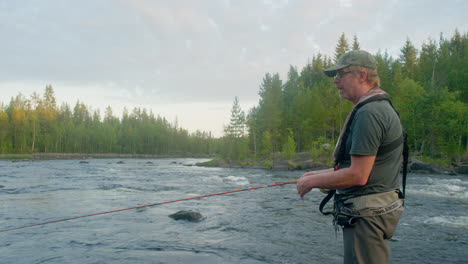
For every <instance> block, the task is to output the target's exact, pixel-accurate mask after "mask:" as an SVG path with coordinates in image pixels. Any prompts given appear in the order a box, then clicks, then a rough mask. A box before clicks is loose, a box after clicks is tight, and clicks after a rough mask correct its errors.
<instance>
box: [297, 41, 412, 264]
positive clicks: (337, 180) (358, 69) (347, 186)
mask: <svg viewBox="0 0 468 264" xmlns="http://www.w3.org/2000/svg"><path fill="white" fill-rule="evenodd" d="M325 74H326V75H327V76H329V77H334V78H335V79H334V83H335V86H336V88H338V92H339V94H340V97H341V98H343V99H345V100H348V101H351V102H352V103H353V104H354V105H355V107H354V109H353V112H351V113H350V115H349V116H348V118H347V120H346V121H345V125H344V128H343V131H342V132H341V135H340V138H339V139H338V143H337V147H336V149H335V153H334V155H335V162H336V167H335V168H333V169H326V170H320V171H311V172H307V173H305V174H304V175H303V176H302V177H301V178H300V179H299V180H298V182H297V190H298V193H299V195H300V196H301V197H303V196H304V195H305V194H306V193H308V192H309V191H310V190H311V189H312V188H321V189H324V190H327V191H329V190H336V194H335V201H334V202H335V206H334V212H333V215H334V216H335V217H334V223H335V225H339V226H341V227H342V228H343V240H344V251H345V252H344V263H367V264H369V263H379V264H380V263H389V262H390V248H389V246H388V242H387V240H388V239H390V238H391V237H392V235H393V233H394V231H395V228H396V226H397V224H398V221H399V219H400V216H401V214H402V213H403V206H402V205H403V200H402V199H401V198H402V197H403V195H401V193H400V192H399V191H398V189H399V178H400V177H399V175H400V168H401V161H402V151H403V136H402V135H403V130H402V127H401V124H400V119H399V117H398V114H397V113H396V112H395V110H394V109H393V107H392V105H391V103H390V101H389V97H388V94H387V93H386V92H385V91H383V90H381V89H380V88H379V85H380V80H379V76H378V74H377V63H376V61H375V59H374V57H373V56H372V55H371V54H369V53H368V52H366V51H362V50H355V51H350V52H347V53H346V54H344V55H343V56H342V57H341V58H340V59H339V60H338V63H337V64H336V65H335V66H333V67H331V68H329V69H327V70H325ZM333 192H334V191H333ZM332 195H333V193H332ZM330 197H331V196H330ZM321 210H322V208H321Z"/></svg>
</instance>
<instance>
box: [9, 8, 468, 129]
mask: <svg viewBox="0 0 468 264" xmlns="http://www.w3.org/2000/svg"><path fill="white" fill-rule="evenodd" d="M466 14H468V1H464V0H445V1H438V0H437V1H434V0H414V1H409V0H327V1H314V0H298V1H293V0H278V1H273V0H262V1H256V0H239V1H235V0H204V1H203V0H200V1H198V0H153V1H151V0H80V1H75V0H0V36H1V41H0V103H4V104H8V103H9V101H10V100H11V98H12V97H14V96H17V95H18V94H19V93H21V94H23V95H24V96H26V97H30V96H31V95H32V94H33V92H37V93H39V94H43V92H44V90H45V87H46V85H48V84H50V85H52V87H53V89H54V92H55V96H56V99H57V103H58V105H59V106H60V105H61V104H62V103H67V104H69V105H70V106H71V107H73V106H74V105H75V104H76V102H77V101H80V102H82V103H84V104H86V105H87V106H88V107H89V108H90V109H91V110H93V111H94V110H98V109H99V110H100V112H101V114H103V113H104V112H105V109H106V107H107V106H111V107H112V109H113V112H114V115H116V116H118V117H121V114H122V111H123V108H124V107H126V108H127V109H128V110H129V111H130V112H131V111H132V110H133V108H135V107H139V108H146V109H147V110H148V111H149V110H151V111H152V112H153V113H154V114H155V115H160V116H162V117H165V118H166V119H167V120H168V121H170V122H172V123H175V122H176V120H177V123H178V125H179V126H180V127H182V128H185V129H188V130H189V131H190V132H195V131H196V130H200V131H211V132H212V133H213V135H215V136H222V133H223V132H222V131H223V127H224V126H226V125H227V124H228V123H229V118H230V110H231V108H232V104H233V101H234V98H235V97H236V96H237V97H238V99H239V102H240V105H241V107H242V109H243V110H244V111H245V112H246V113H248V111H249V109H251V108H252V107H253V106H255V105H258V100H259V96H258V91H259V87H260V85H261V81H262V78H263V77H264V76H265V74H266V73H279V74H280V76H281V78H282V80H283V81H286V76H287V72H288V70H289V68H290V65H292V66H294V67H297V68H298V69H299V70H301V69H302V68H303V67H304V66H305V65H306V64H307V63H308V61H310V59H311V58H312V57H313V56H314V55H317V54H318V53H321V54H323V55H327V56H333V54H334V49H335V46H336V44H337V41H338V38H339V37H340V35H341V34H342V33H344V34H345V36H346V37H347V39H348V41H349V42H350V43H352V39H353V37H354V36H356V37H357V38H358V41H359V43H360V45H361V48H362V49H365V50H367V51H369V52H371V53H372V54H376V53H377V52H379V51H381V52H385V51H387V52H388V53H389V54H390V55H391V56H392V57H393V58H398V56H399V55H400V49H401V47H403V45H404V43H405V41H406V40H407V39H409V40H410V41H411V42H412V43H413V44H414V45H415V47H416V48H420V47H421V45H422V43H423V42H427V41H428V40H429V38H431V39H433V40H436V41H437V40H438V39H439V37H440V34H441V33H442V34H443V36H445V37H446V38H450V37H451V36H452V35H453V34H454V32H455V29H458V31H459V32H461V33H465V32H467V30H468V19H467V16H466Z"/></svg>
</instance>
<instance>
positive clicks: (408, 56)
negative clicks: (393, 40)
mask: <svg viewBox="0 0 468 264" xmlns="http://www.w3.org/2000/svg"><path fill="white" fill-rule="evenodd" d="M417 56H418V51H417V50H416V48H415V47H414V46H413V44H412V43H411V41H410V40H409V39H407V40H406V43H405V46H404V47H403V48H401V55H400V61H401V63H402V64H403V74H404V76H405V77H408V78H410V79H414V75H415V67H416V64H417Z"/></svg>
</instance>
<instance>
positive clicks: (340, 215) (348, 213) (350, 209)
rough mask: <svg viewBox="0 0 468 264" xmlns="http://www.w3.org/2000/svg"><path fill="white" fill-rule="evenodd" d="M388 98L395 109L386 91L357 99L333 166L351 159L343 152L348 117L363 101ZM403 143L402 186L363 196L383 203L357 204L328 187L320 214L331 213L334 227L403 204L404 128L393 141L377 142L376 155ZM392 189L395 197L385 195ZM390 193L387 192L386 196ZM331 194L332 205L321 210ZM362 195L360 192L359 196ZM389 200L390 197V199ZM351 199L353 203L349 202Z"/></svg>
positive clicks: (406, 148) (348, 129)
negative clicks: (376, 205) (378, 145)
mask: <svg viewBox="0 0 468 264" xmlns="http://www.w3.org/2000/svg"><path fill="white" fill-rule="evenodd" d="M383 100H385V101H388V102H389V103H390V106H391V107H392V108H393V110H395V108H394V107H393V105H392V102H391V101H390V98H389V96H388V94H377V95H374V96H372V97H370V98H368V99H366V100H364V101H363V102H360V103H358V104H357V105H356V106H355V107H354V109H353V111H352V112H351V114H350V116H349V119H348V120H349V121H348V122H346V125H345V127H344V128H343V129H345V132H344V133H343V134H342V139H341V144H340V145H339V146H337V148H338V149H337V154H336V156H335V166H334V169H335V171H336V170H339V169H340V164H342V163H343V162H350V161H351V156H350V155H349V154H347V153H346V151H345V147H346V139H347V137H348V136H349V135H350V127H351V123H352V120H353V119H354V117H355V115H356V112H357V111H358V110H359V109H360V108H361V107H362V106H364V105H365V104H368V103H370V102H374V101H383ZM395 112H396V113H397V115H398V116H399V114H398V112H397V111H396V110H395ZM401 144H403V169H402V190H401V191H400V190H393V191H390V192H384V193H376V194H369V195H365V197H366V198H368V199H367V200H368V201H372V200H375V201H377V202H381V203H383V204H387V205H385V206H383V207H366V206H364V207H366V208H364V209H363V208H358V207H359V205H358V204H359V203H361V204H362V202H359V201H358V200H356V201H353V202H350V201H352V200H353V199H354V198H355V197H346V198H344V197H342V196H341V195H340V194H336V190H330V191H329V192H328V194H327V196H326V197H325V198H324V199H323V200H322V202H321V203H320V206H319V210H320V212H321V213H322V214H324V215H330V214H331V215H333V217H334V218H333V223H334V225H335V227H336V226H337V225H340V226H342V227H347V226H352V225H353V224H354V223H355V221H356V220H357V217H365V216H377V215H382V214H386V213H389V212H391V211H393V210H396V209H398V208H399V207H401V206H403V199H404V198H405V191H406V176H407V167H408V157H409V149H408V144H407V135H406V132H405V131H404V130H403V133H402V135H401V136H400V137H398V138H397V139H395V140H394V141H392V142H390V143H388V144H385V145H381V146H380V147H379V149H378V151H377V156H379V155H382V154H384V153H388V152H390V151H392V150H395V149H396V148H398V147H399V146H401ZM395 193H397V194H398V196H397V198H398V199H396V200H395V199H390V200H388V199H389V197H392V194H393V196H395ZM389 195H390V196H389ZM333 197H334V206H333V211H327V212H324V211H323V208H324V207H325V205H326V204H327V203H328V202H329V201H330V200H331V198H333ZM362 197H364V196H362ZM392 200H393V201H392ZM386 202H389V203H386ZM353 203H356V204H354V206H353Z"/></svg>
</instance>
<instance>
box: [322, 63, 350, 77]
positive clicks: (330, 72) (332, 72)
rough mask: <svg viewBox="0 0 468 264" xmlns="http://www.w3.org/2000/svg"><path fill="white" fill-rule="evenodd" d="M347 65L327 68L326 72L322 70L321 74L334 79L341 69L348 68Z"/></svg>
mask: <svg viewBox="0 0 468 264" xmlns="http://www.w3.org/2000/svg"><path fill="white" fill-rule="evenodd" d="M348 66H349V65H342V64H337V65H335V66H333V67H331V68H328V69H326V70H324V71H323V72H324V73H325V75H327V76H328V77H335V75H336V73H337V72H338V70H340V69H343V68H345V67H348Z"/></svg>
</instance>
